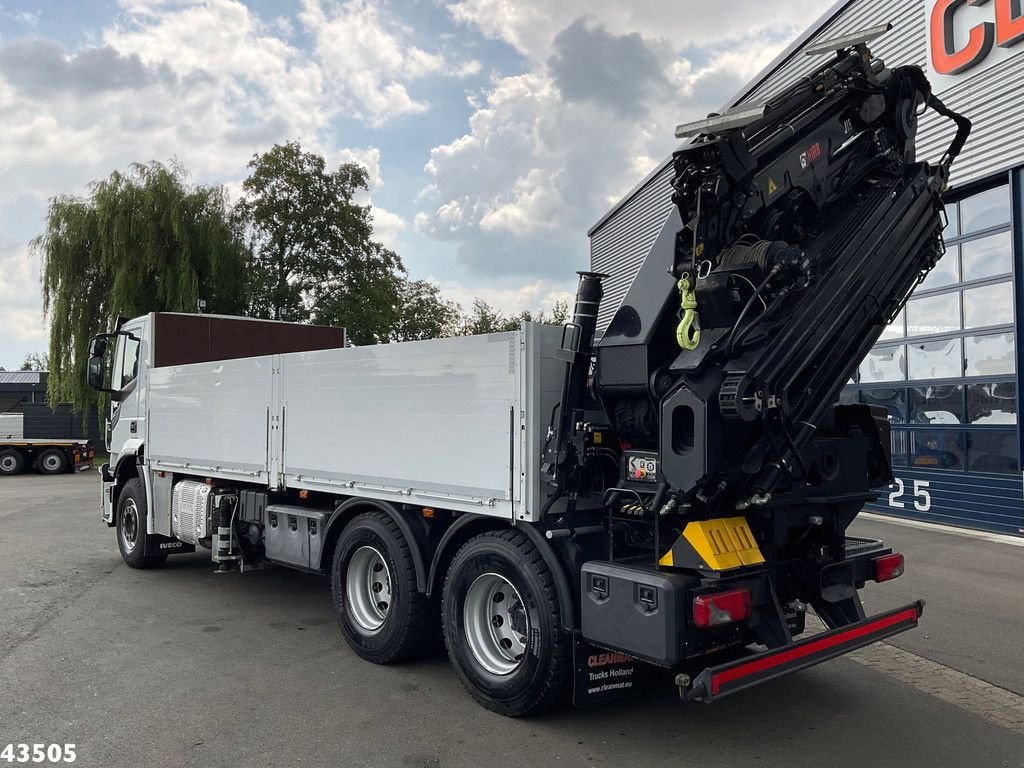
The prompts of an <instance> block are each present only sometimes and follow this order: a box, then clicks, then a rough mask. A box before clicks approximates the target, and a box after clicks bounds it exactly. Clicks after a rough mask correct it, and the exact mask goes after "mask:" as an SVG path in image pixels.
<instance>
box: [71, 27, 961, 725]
mask: <svg viewBox="0 0 1024 768" xmlns="http://www.w3.org/2000/svg"><path fill="white" fill-rule="evenodd" d="M884 29H885V28H879V29H875V30H869V31H867V32H866V33H865V34H863V35H859V36H850V37H848V38H846V39H844V40H841V41H836V42H835V45H834V46H833V47H832V50H833V52H834V53H833V54H832V55H830V56H828V58H827V60H824V61H823V62H822V64H821V66H820V67H819V68H818V69H817V70H816V71H815V72H813V73H812V74H811V75H809V76H808V77H806V78H804V79H803V80H801V81H799V82H797V83H794V84H793V85H792V86H791V87H790V88H789V89H788V90H787V91H786V92H784V93H783V94H781V95H780V96H778V97H777V98H775V99H774V100H772V101H771V102H770V103H768V104H765V105H763V106H761V107H758V108H757V109H744V110H741V111H738V112H730V113H726V114H724V115H719V116H712V117H710V118H708V119H707V120H704V121H701V122H700V123H697V124H692V125H684V126H680V128H679V130H678V132H677V135H678V136H679V137H680V138H685V139H687V141H686V143H685V144H684V145H683V146H682V147H681V148H680V149H679V150H678V151H677V152H676V154H675V176H674V181H673V189H672V190H671V194H673V200H674V203H675V208H674V212H673V214H672V215H671V216H670V217H669V219H668V221H667V222H666V223H665V225H664V227H663V229H662V231H661V234H660V236H659V237H658V238H657V240H656V242H655V243H654V245H653V247H652V249H651V251H650V253H649V254H648V255H647V257H646V260H645V262H644V264H643V266H642V267H641V269H640V271H639V273H638V274H637V276H636V278H635V279H634V281H633V283H632V285H631V287H630V288H629V291H628V293H627V294H626V296H625V299H624V300H623V302H622V304H621V306H619V307H618V309H617V312H616V313H615V314H614V318H613V320H612V322H611V324H610V325H609V326H608V327H607V328H606V329H602V332H601V333H600V334H598V329H597V327H596V317H597V310H598V307H599V306H600V303H601V301H602V300H603V289H602V282H601V281H602V278H603V276H602V275H597V274H593V273H582V274H581V275H580V280H579V288H578V293H577V297H576V302H575V311H574V315H573V318H572V321H571V322H569V323H567V324H566V325H565V326H564V327H553V326H546V325H537V324H530V323H526V324H524V325H523V326H522V328H521V329H520V330H518V331H514V332H510V333H497V334H490V335H484V336H471V337H462V338H454V339H439V340H432V341H416V342H409V343H401V344H387V345H380V346H368V347H351V346H346V344H345V339H344V333H343V332H342V331H341V330H338V329H330V328H315V327H309V326H303V325H293V324H285V323H271V322H267V321H254V320H245V319H239V318H223V317H212V316H190V315H175V314H169V313H154V314H149V315H145V316H142V317H137V318H135V319H131V320H127V321H119V322H117V323H116V324H115V325H114V327H113V330H112V331H111V333H108V334H103V335H101V336H98V337H96V338H95V339H94V340H93V342H92V349H91V353H92V357H91V359H90V361H89V380H90V383H91V384H92V385H93V386H95V387H96V388H98V389H102V390H105V391H107V392H109V394H110V397H111V400H112V405H111V415H110V429H109V435H110V445H109V449H110V457H111V458H110V464H109V465H107V466H104V467H103V468H102V470H101V475H102V514H103V520H104V521H105V522H106V523H107V524H108V525H110V526H112V527H114V528H116V532H117V542H118V546H119V548H120V551H121V555H122V557H123V558H124V560H125V562H127V563H128V564H129V565H130V566H132V567H135V568H149V567H153V566H157V565H161V564H163V563H164V562H165V561H166V560H167V558H168V556H169V555H175V554H178V553H182V552H192V551H194V550H195V549H196V548H202V549H204V550H208V551H209V553H210V557H211V562H212V566H211V567H215V568H217V569H219V570H223V571H234V572H239V573H244V572H245V570H247V569H249V568H251V567H255V566H256V565H258V564H261V563H272V564H276V565H278V566H284V567H288V568H294V569H297V570H300V571H307V572H313V573H322V574H326V575H327V576H329V577H330V584H331V600H332V602H333V607H334V610H335V612H336V614H337V618H338V622H339V624H340V627H341V632H342V635H343V636H344V639H345V640H346V641H347V642H348V644H349V646H351V648H352V650H353V651H354V652H355V654H357V655H358V656H360V657H362V658H363V659H365V660H367V661H370V662H374V663H378V664H392V663H397V662H401V661H403V660H405V659H409V658H411V657H413V656H416V655H417V654H422V653H429V652H432V651H433V650H434V649H436V648H437V647H438V641H439V639H440V638H441V637H443V640H444V644H445V646H446V647H447V652H448V655H449V657H450V659H451V662H452V665H453V667H454V668H455V671H456V673H457V674H458V676H459V677H460V679H461V680H462V682H463V683H464V685H465V687H466V689H467V690H468V692H469V693H470V694H471V695H472V696H473V697H474V698H475V699H476V700H477V701H479V702H480V703H481V704H483V705H484V706H486V707H488V708H490V709H492V710H494V711H496V712H500V713H502V714H505V715H510V716H516V715H525V714H529V713H533V712H536V711H538V710H541V709H543V708H545V707H549V706H551V705H553V704H556V703H558V702H562V701H566V700H568V699H570V698H575V699H576V700H577V701H583V700H591V699H597V698H602V697H605V696H611V695H615V694H621V693H626V692H629V691H631V690H635V689H637V688H638V687H639V686H640V682H641V680H642V679H643V678H645V677H646V676H647V675H648V674H649V673H650V671H651V670H652V669H661V670H664V671H665V673H666V674H667V675H668V676H669V679H672V680H674V681H675V684H676V685H677V686H678V688H679V693H680V695H681V697H682V698H683V699H684V700H688V701H692V700H698V701H704V702H712V701H715V700H717V699H719V698H722V697H724V696H728V695H731V694H734V693H737V692H739V691H742V690H743V689H745V688H747V687H749V686H752V685H755V684H760V683H765V682H768V681H771V680H773V679H774V678H777V677H779V676H781V675H784V674H788V673H791V672H794V671H797V670H801V669H804V668H806V667H809V666H811V665H814V664H817V663H819V662H822V661H826V660H828V659H831V658H834V657H836V656H839V655H840V654H843V653H846V652H848V651H850V650H852V649H855V648H859V647H862V646H864V645H866V644H868V643H872V642H875V641H878V640H880V639H882V638H885V637H888V636H891V635H893V634H896V633H898V632H902V631H905V630H908V629H911V628H913V627H915V626H916V625H917V624H918V622H919V618H920V616H921V613H922V603H920V602H917V603H912V604H909V605H906V606H904V607H902V608H900V609H898V610H893V611H889V612H886V613H883V614H880V615H875V616H866V615H865V612H864V609H863V607H862V604H861V601H860V598H859V596H858V591H859V590H860V589H861V588H862V587H863V586H864V584H865V583H866V582H869V581H875V582H884V581H888V580H890V579H893V578H895V577H897V576H899V575H900V574H901V573H902V572H903V568H904V562H903V557H902V556H901V555H900V554H899V553H895V552H892V551H891V550H890V549H888V548H886V547H885V546H884V545H883V544H882V543H881V542H878V541H869V540H863V539H858V538H855V537H851V536H848V535H847V534H846V531H847V528H848V526H849V525H850V523H851V522H852V521H853V520H854V518H855V517H856V516H857V514H858V512H859V511H860V510H861V508H862V507H863V505H864V504H865V503H866V502H869V501H871V500H873V499H875V498H876V494H877V493H878V490H879V489H881V488H884V487H886V486H887V485H888V484H889V483H890V482H891V481H892V473H891V468H890V461H889V451H890V442H889V440H890V436H889V425H888V422H887V420H886V415H885V413H884V412H882V411H879V410H877V409H875V408H873V407H871V406H868V405H860V404H840V403H839V400H840V397H839V395H840V391H841V389H842V387H843V386H844V384H846V382H847V381H849V380H850V378H851V376H852V375H853V373H854V371H855V370H856V368H857V365H858V363H859V362H860V360H861V359H862V358H863V357H864V355H865V353H866V352H867V351H868V350H869V349H870V348H871V346H872V345H873V344H874V342H875V341H876V340H877V339H878V337H879V336H880V334H881V333H882V331H883V329H884V328H885V327H886V325H887V323H889V322H890V321H891V320H892V319H893V318H894V317H895V316H896V315H897V314H898V313H899V311H900V309H901V308H902V306H903V304H904V303H905V302H906V300H907V298H908V296H909V295H910V293H911V291H912V290H913V288H914V287H915V286H916V285H917V284H918V283H919V282H920V281H921V280H922V279H923V277H924V276H925V275H926V274H927V273H928V271H929V270H930V269H931V268H932V267H933V266H934V265H935V263H936V261H937V260H938V259H939V258H940V257H941V256H942V254H943V250H944V249H943V244H942V229H943V219H944V212H943V206H942V192H943V191H944V189H945V185H946V180H947V178H948V172H949V167H950V164H951V163H952V161H953V160H954V159H955V157H956V155H957V154H958V153H959V151H960V149H961V148H962V147H963V143H964V141H965V140H966V139H967V136H968V133H969V130H970V123H969V121H967V120H966V119H965V118H963V117H962V116H960V115H957V114H955V113H952V112H951V111H950V110H948V109H947V108H946V107H945V105H943V104H942V102H941V101H939V100H938V99H937V98H936V97H935V96H934V95H933V94H932V93H931V89H930V87H929V85H928V82H927V80H926V79H925V77H924V75H923V74H922V72H921V70H920V69H918V68H916V67H898V68H889V67H887V66H886V65H885V64H884V63H883V62H881V61H879V60H878V59H876V58H874V57H873V56H872V55H871V53H870V50H869V48H868V43H869V41H870V39H871V38H872V37H874V36H875V35H877V34H881V33H882V32H884ZM928 109H931V110H933V111H935V112H937V113H939V114H940V115H943V116H945V117H947V118H949V119H950V120H952V121H953V122H955V124H956V134H955V137H954V138H953V140H952V143H951V144H950V147H949V150H948V151H947V153H946V155H945V156H943V157H942V158H923V159H921V158H917V157H916V156H915V148H914V137H915V134H916V130H917V122H918V119H919V116H920V115H921V114H922V112H923V111H924V110H928ZM809 611H813V612H814V613H815V614H816V615H817V616H818V617H820V618H821V620H822V621H823V622H824V624H825V625H826V627H827V629H826V631H825V632H823V633H818V634H810V635H808V633H807V632H806V631H805V619H806V617H807V614H808V612H809Z"/></svg>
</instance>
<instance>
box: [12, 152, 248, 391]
mask: <svg viewBox="0 0 1024 768" xmlns="http://www.w3.org/2000/svg"><path fill="white" fill-rule="evenodd" d="M32 247H33V250H34V251H35V252H36V253H37V254H38V255H39V256H40V258H41V262H42V287H43V309H44V311H45V312H46V313H47V316H48V317H49V320H50V348H49V358H50V377H49V392H48V396H49V399H50V401H51V403H56V402H65V403H71V404H72V405H74V406H75V407H76V408H79V409H84V408H85V407H87V406H89V405H91V404H94V403H96V397H95V393H94V392H92V390H90V389H89V388H88V387H87V386H86V384H85V366H86V360H87V356H88V343H89V337H90V336H92V335H94V334H96V333H102V332H104V331H106V330H108V329H109V328H110V324H111V323H112V321H113V318H115V317H116V316H118V315H125V316H128V317H134V316H137V315H142V314H145V313H147V312H155V311H170V312H194V311H195V309H196V302H197V300H198V299H200V298H203V299H206V300H207V306H208V308H209V309H210V311H214V312H218V313H240V312H241V311H242V310H243V309H244V307H245V305H246V301H247V300H246V286H245V275H246V266H247V264H248V263H249V251H248V249H247V247H246V245H245V241H244V238H243V236H242V232H241V225H240V223H239V222H237V221H236V220H235V219H234V217H233V216H232V215H231V212H230V209H229V208H228V205H227V199H226V196H225V193H224V190H223V189H222V188H221V187H219V186H212V187H206V186H194V185H190V184H189V183H188V181H187V174H186V172H185V170H184V169H183V168H182V167H181V166H180V165H178V164H177V163H172V164H170V165H163V164H161V163H157V162H151V163H148V164H136V165H133V166H131V168H130V169H129V171H128V172H127V173H121V172H114V173H113V174H111V175H110V177H109V178H107V179H105V180H103V181H99V182H95V183H94V184H92V185H91V187H90V190H89V195H88V196H87V197H85V198H80V197H71V196H61V197H56V198H54V199H53V200H51V201H50V206H49V210H48V214H47V220H46V229H45V231H44V232H43V234H42V235H40V236H39V237H38V238H36V239H35V240H34V241H33V243H32Z"/></svg>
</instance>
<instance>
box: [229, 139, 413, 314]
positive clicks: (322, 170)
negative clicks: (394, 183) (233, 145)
mask: <svg viewBox="0 0 1024 768" xmlns="http://www.w3.org/2000/svg"><path fill="white" fill-rule="evenodd" d="M248 168H249V170H250V171H251V173H250V175H249V177H248V178H247V179H246V180H245V181H244V182H243V183H242V189H243V190H244V197H243V198H242V200H241V201H240V202H239V204H238V205H237V206H236V209H235V210H236V213H237V214H238V215H239V216H240V217H241V218H242V220H243V221H244V222H245V224H246V225H247V226H248V228H249V232H250V234H251V237H252V247H253V267H254V270H253V281H252V285H251V293H250V297H251V298H250V313H251V314H252V315H253V316H255V317H267V318H272V319H274V320H291V321H305V320H309V319H310V317H311V316H312V315H313V314H314V309H315V303H316V301H317V299H318V298H319V297H320V296H322V295H323V292H324V291H323V287H324V286H325V285H326V284H330V285H332V287H335V286H336V284H337V283H338V281H339V280H342V279H343V278H344V277H345V276H346V274H347V273H349V272H352V273H355V272H359V271H360V270H361V269H394V265H393V262H394V261H396V260H397V258H398V257H397V256H394V255H393V254H389V253H384V252H383V250H384V249H381V248H380V247H379V246H377V245H376V244H375V243H373V242H372V241H371V240H370V236H371V234H372V232H373V227H372V224H371V219H370V208H369V206H364V205H359V204H358V203H356V202H355V196H356V195H357V194H358V193H359V192H361V191H365V190H366V189H367V175H366V169H365V168H363V167H362V166H359V165H357V164H355V163H344V164H342V165H340V166H338V168H337V170H335V171H328V170H327V164H326V161H325V160H324V158H323V157H321V156H320V155H317V154H315V153H312V152H304V151H303V150H302V147H301V146H300V145H299V142H297V141H290V142H287V143H285V144H275V145H274V147H273V148H271V149H270V150H268V151H267V152H264V153H263V154H257V155H254V156H253V158H252V160H251V161H250V162H249V165H248ZM399 263H400V262H399ZM350 333H351V331H350Z"/></svg>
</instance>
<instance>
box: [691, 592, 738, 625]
mask: <svg viewBox="0 0 1024 768" xmlns="http://www.w3.org/2000/svg"><path fill="white" fill-rule="evenodd" d="M750 611H751V605H750V592H748V591H747V590H745V589H733V590H730V591H729V592H716V593H714V594H710V595H701V596H699V597H695V598H694V599H693V623H694V624H696V625H697V626H698V627H702V628H705V629H707V628H709V627H721V626H723V625H725V624H732V623H734V622H737V621H743V620H744V619H749V618H750Z"/></svg>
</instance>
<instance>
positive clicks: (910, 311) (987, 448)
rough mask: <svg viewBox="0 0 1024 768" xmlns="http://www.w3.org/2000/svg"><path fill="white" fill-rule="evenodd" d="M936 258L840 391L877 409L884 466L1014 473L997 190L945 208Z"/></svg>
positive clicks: (1009, 278) (1012, 393) (1003, 219)
mask: <svg viewBox="0 0 1024 768" xmlns="http://www.w3.org/2000/svg"><path fill="white" fill-rule="evenodd" d="M946 213H947V215H948V217H949V222H948V225H947V226H946V228H945V230H944V232H943V237H944V239H945V241H946V254H945V255H944V256H943V257H942V259H940V260H939V263H938V264H937V265H936V267H935V268H934V269H933V270H932V271H931V272H930V273H929V274H928V277H927V278H925V280H924V281H923V282H922V283H921V285H920V286H918V288H917V289H916V291H915V292H914V295H913V296H912V297H911V299H910V301H908V302H907V306H906V308H905V309H904V311H903V312H901V313H900V314H899V315H898V316H897V317H896V318H895V320H894V321H893V323H892V325H890V326H889V327H888V328H887V329H886V330H885V332H884V333H883V334H882V336H881V338H880V339H879V342H878V344H877V345H876V346H875V348H874V349H872V350H871V351H870V352H869V353H868V355H867V357H865V359H864V361H863V362H862V363H861V365H860V368H859V370H858V374H857V377H856V380H855V381H854V382H851V384H850V385H849V386H848V387H847V390H846V391H845V392H844V393H843V400H844V402H862V403H868V404H871V405H877V406H881V407H883V408H885V410H886V412H887V413H888V416H889V423H890V424H891V425H892V463H893V466H894V467H896V468H897V469H898V468H900V467H914V468H921V469H936V470H945V471H955V472H960V471H967V472H983V473H995V474H1016V473H1018V472H1019V471H1020V448H1019V445H1020V443H1019V438H1018V417H1017V381H1016V371H1017V354H1016V333H1015V329H1016V321H1015V318H1014V301H1015V298H1014V282H1013V272H1014V264H1015V260H1014V257H1013V240H1012V235H1011V233H1010V194H1009V187H1008V186H1006V185H1003V186H1000V187H996V188H994V189H989V190H985V191H983V192H980V193H977V194H974V195H970V196H968V197H965V198H963V199H962V200H960V201H959V202H954V203H951V204H948V205H947V206H946Z"/></svg>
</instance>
